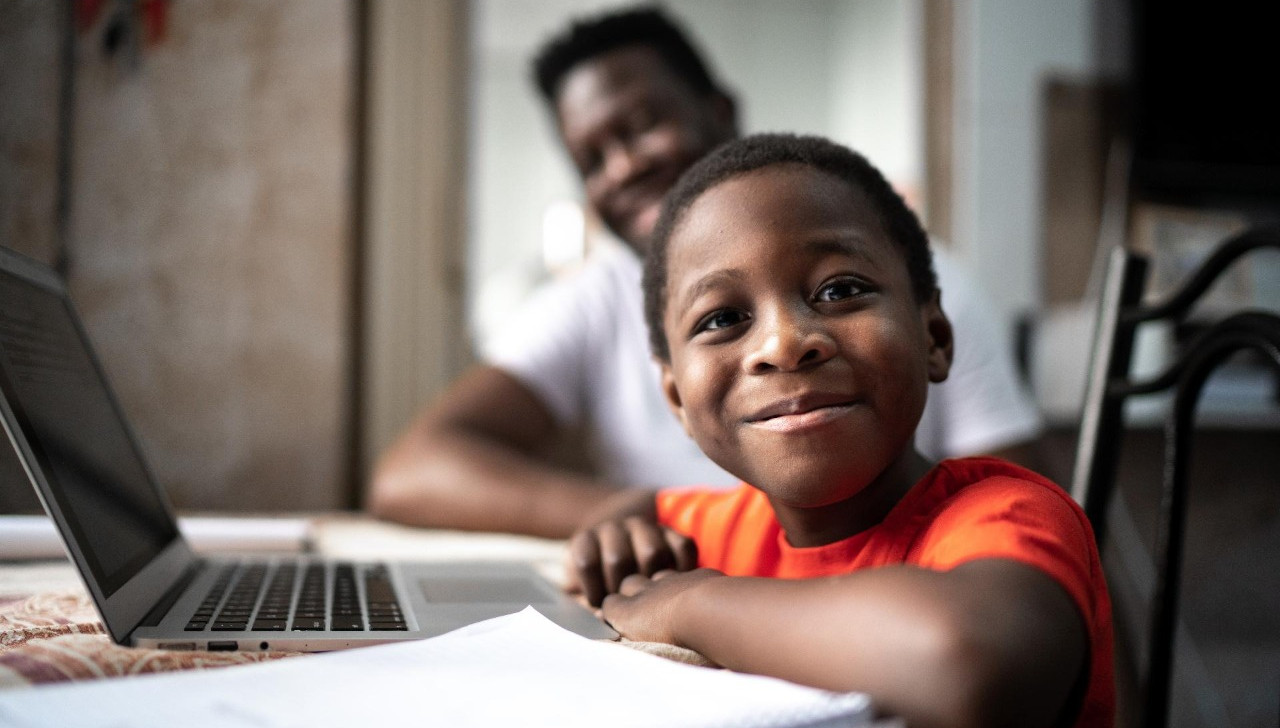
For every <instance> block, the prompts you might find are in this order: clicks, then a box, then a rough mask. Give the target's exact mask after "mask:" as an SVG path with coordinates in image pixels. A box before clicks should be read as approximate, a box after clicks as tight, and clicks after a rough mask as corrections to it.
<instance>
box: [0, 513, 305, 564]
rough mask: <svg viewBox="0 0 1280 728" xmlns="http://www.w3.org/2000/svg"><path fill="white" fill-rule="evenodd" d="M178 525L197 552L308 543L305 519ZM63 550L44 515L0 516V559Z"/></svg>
mask: <svg viewBox="0 0 1280 728" xmlns="http://www.w3.org/2000/svg"><path fill="white" fill-rule="evenodd" d="M178 528H179V529H180V530H181V531H182V535H183V536H186V538H187V541H188V542H189V543H190V544H191V547H192V548H193V549H195V550H196V551H199V552H201V553H214V552H227V551H252V552H264V551H290V552H296V551H303V550H306V549H307V548H308V547H309V546H310V544H311V522H310V521H309V520H307V519H305V518H251V517H243V516H182V517H180V518H179V519H178ZM65 554H66V551H65V550H64V549H63V547H62V538H61V537H59V536H58V531H57V530H56V529H55V528H54V526H53V521H51V520H49V517H48V516H14V515H0V559H56V558H62V557H63V556H64V555H65Z"/></svg>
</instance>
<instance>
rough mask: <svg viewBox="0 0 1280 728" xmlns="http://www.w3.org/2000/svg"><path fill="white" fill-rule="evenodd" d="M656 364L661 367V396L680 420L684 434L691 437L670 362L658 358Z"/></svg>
mask: <svg viewBox="0 0 1280 728" xmlns="http://www.w3.org/2000/svg"><path fill="white" fill-rule="evenodd" d="M658 366H659V367H661V369H662V396H663V397H665V398H666V400H667V406H668V407H670V408H671V411H672V413H674V414H675V416H676V419H678V420H680V426H681V427H683V428H684V431H685V434H687V435H689V436H690V437H693V433H691V432H689V421H688V420H687V419H686V418H685V416H684V401H683V400H681V399H680V389H679V387H677V386H676V378H675V376H674V375H672V373H671V362H668V361H662V360H661V359H659V360H658Z"/></svg>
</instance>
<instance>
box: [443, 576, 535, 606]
mask: <svg viewBox="0 0 1280 728" xmlns="http://www.w3.org/2000/svg"><path fill="white" fill-rule="evenodd" d="M418 588H419V589H421V590H422V594H423V596H425V597H426V598H427V601H429V602H435V603H437V604H457V603H464V604H465V603H470V604H479V603H485V602H489V603H495V602H497V603H506V604H521V605H524V604H536V603H546V602H554V601H556V597H557V594H556V592H555V591H554V590H553V587H552V586H551V585H550V584H547V583H546V582H543V581H541V580H539V579H536V578H533V577H530V578H528V579H521V578H511V577H482V576H461V577H451V576H433V577H431V578H430V579H422V580H420V581H419V582H418Z"/></svg>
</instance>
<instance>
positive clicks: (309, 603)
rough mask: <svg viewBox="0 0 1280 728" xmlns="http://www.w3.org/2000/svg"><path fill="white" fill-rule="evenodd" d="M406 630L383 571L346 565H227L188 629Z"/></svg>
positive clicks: (389, 583)
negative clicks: (330, 566)
mask: <svg viewBox="0 0 1280 728" xmlns="http://www.w3.org/2000/svg"><path fill="white" fill-rule="evenodd" d="M362 582H363V587H364V588H363V590H362V589H361V588H360V587H361V583H362ZM362 592H363V599H362V598H361V594H362ZM407 629H408V626H407V625H406V623H405V619H404V613H403V612H402V611H401V608H400V603H399V602H398V601H397V600H396V596H395V590H394V589H393V588H392V586H391V577H390V575H389V574H388V573H387V567H386V566H385V565H383V564H374V565H368V566H364V567H361V568H357V567H356V566H355V564H352V563H347V562H339V563H335V564H332V568H327V567H326V564H324V563H301V564H299V563H279V564H271V563H265V562H246V563H241V564H227V565H225V566H223V567H221V570H220V571H219V573H218V575H217V577H216V578H215V579H214V583H213V585H212V586H211V587H210V588H209V592H208V594H206V595H205V597H204V600H203V601H201V603H200V606H199V607H198V608H197V609H196V612H195V614H194V615H192V617H191V619H190V621H188V622H187V627H186V631H188V632H203V631H206V630H208V631H212V632H245V631H250V630H252V631H255V632H284V631H293V632H318V631H325V630H330V631H339V632H354V631H389V632H399V631H404V630H407Z"/></svg>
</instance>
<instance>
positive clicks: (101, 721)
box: [0, 608, 872, 728]
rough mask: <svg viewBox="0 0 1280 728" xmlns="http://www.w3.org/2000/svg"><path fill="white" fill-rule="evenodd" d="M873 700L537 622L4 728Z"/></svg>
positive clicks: (451, 721)
mask: <svg viewBox="0 0 1280 728" xmlns="http://www.w3.org/2000/svg"><path fill="white" fill-rule="evenodd" d="M871 716H872V710H871V707H870V703H869V701H868V699H867V697H866V696H865V695H862V694H858V693H830V692H826V691H822V690H815V689H812V688H806V687H802V686H798V685H794V684H792V683H788V682H784V681H781V680H774V679H771V678H765V677H759V676H754V675H743V674H740V673H733V672H730V671H727V670H717V669H710V668H704V667H693V666H691V665H684V664H680V663H676V662H672V661H669V660H664V659H662V658H660V657H655V656H653V655H647V654H644V653H641V652H637V651H634V650H631V649H629V648H627V647H624V646H621V645H617V644H610V643H607V642H597V641H592V640H588V639H585V638H583V637H579V636H577V635H574V634H572V633H570V632H567V631H565V630H563V629H561V628H560V627H558V626H556V625H554V624H552V623H551V622H550V621H548V620H547V619H545V618H544V617H542V615H540V614H538V613H537V612H536V611H533V609H532V608H529V609H525V610H524V611H523V612H519V613H517V614H512V615H509V616H506V617H499V618H498V619H493V620H489V621H487V622H481V623H479V624H475V625H472V626H470V627H466V628H463V629H461V630H458V631H456V632H452V633H450V634H447V635H444V636H442V637H436V638H434V639H429V640H423V641H419V642H408V643H400V644H395V645H382V646H378V647H365V648H359V649H354V650H348V651H345V652H334V653H328V654H323V655H314V656H304V657H295V658H288V659H285V660H279V661H274V662H268V663H258V664H254V665H246V666H239V667H229V668H221V669H217V670H210V671H207V672H184V673H171V674H167V675H158V676H147V677H132V678H122V679H115V680H106V681H99V682H91V683H80V684H76V685H70V686H50V687H39V688H30V689H25V690H17V691H13V692H7V693H4V692H0V725H4V726H13V727H14V728H20V727H26V726H31V727H37V726H40V727H43V726H50V727H53V726H57V728H107V727H108V726H111V727H118V726H135V727H137V728H151V727H153V726H154V727H155V728H171V727H172V726H188V727H194V728H199V727H201V726H218V727H219V728H238V727H244V728H248V727H249V726H252V727H253V728H285V727H290V728H292V727H293V726H298V727H299V728H301V727H302V726H306V727H307V728H314V727H316V726H343V727H344V728H345V727H348V726H407V725H414V726H416V725H439V726H564V727H568V728H572V727H573V726H592V727H595V726H609V727H610V728H624V727H626V726H646V727H649V726H664V727H675V728H679V727H681V726H699V727H701V726H759V727H760V728H766V727H768V726H805V727H826V726H832V727H834V726H842V727H847V726H857V725H864V724H866V723H867V722H868V721H870V720H871Z"/></svg>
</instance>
